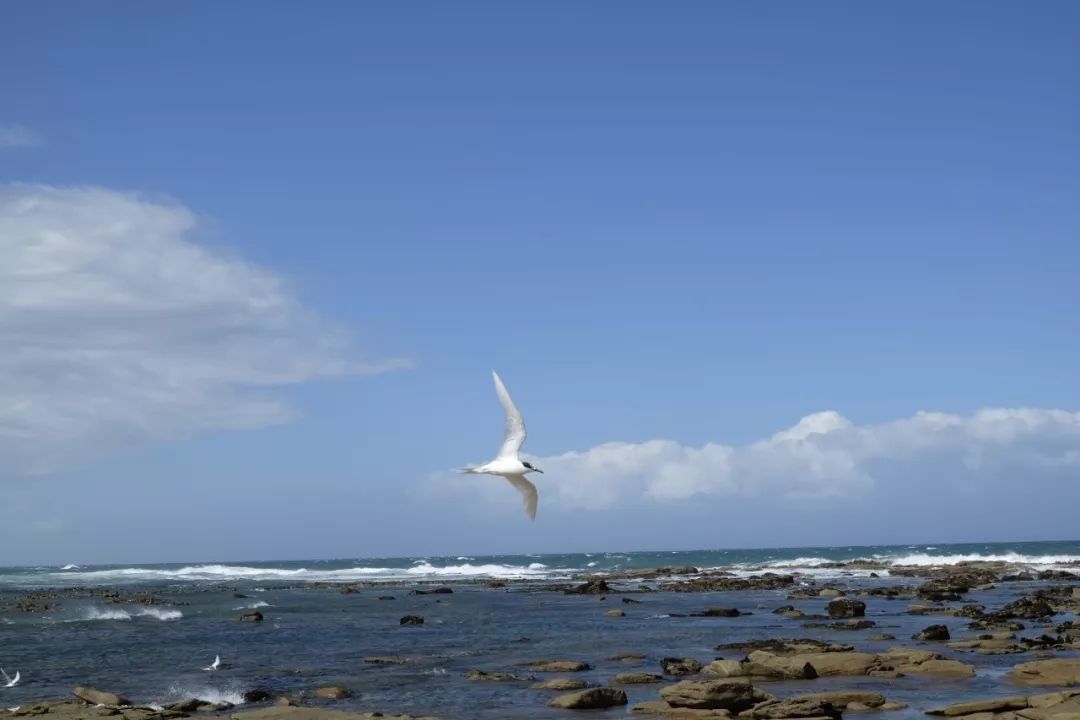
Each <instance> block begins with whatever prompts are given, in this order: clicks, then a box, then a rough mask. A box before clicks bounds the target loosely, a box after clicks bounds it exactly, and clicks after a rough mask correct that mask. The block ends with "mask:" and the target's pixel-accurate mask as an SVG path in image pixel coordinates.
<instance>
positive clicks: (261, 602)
mask: <svg viewBox="0 0 1080 720" xmlns="http://www.w3.org/2000/svg"><path fill="white" fill-rule="evenodd" d="M264 607H273V605H271V604H270V603H268V602H266V601H265V600H256V601H255V602H253V603H248V604H247V605H239V606H237V607H234V608H233V610H257V609H259V608H264Z"/></svg>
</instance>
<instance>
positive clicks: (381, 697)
mask: <svg viewBox="0 0 1080 720" xmlns="http://www.w3.org/2000/svg"><path fill="white" fill-rule="evenodd" d="M1057 545H1059V546H1062V547H1048V548H1043V547H1039V548H1030V547H1020V548H1017V546H1008V547H999V548H994V549H993V551H991V552H986V553H985V554H987V555H993V554H997V555H1005V554H1009V553H1014V554H1020V555H1025V556H1027V557H1028V558H1033V559H1034V558H1037V560H1033V561H1032V562H1033V563H1034V564H1036V565H1040V566H1042V565H1046V564H1054V563H1061V562H1069V560H1068V559H1064V560H1063V559H1061V558H1062V557H1067V556H1073V555H1074V554H1075V555H1078V556H1080V545H1078V544H1077V543H1071V544H1057ZM1066 545H1067V546H1068V547H1064V546H1066ZM979 547H983V546H979ZM833 550H835V553H834V552H831V551H829V549H814V551H813V552H808V551H807V550H806V549H797V550H792V551H789V552H790V553H792V554H791V558H797V557H815V558H826V557H830V555H834V554H835V555H842V552H841V551H840V550H838V549H833ZM863 550H864V549H862V548H858V549H852V550H849V551H847V552H848V555H846V556H842V557H837V558H836V559H847V558H851V557H859V556H864V555H862V551H863ZM892 551H893V552H901V551H907V554H908V555H915V554H925V553H926V552H927V551H926V550H925V549H924V548H916V549H911V548H902V549H897V548H894V549H893V550H892ZM784 552H785V551H775V550H774V551H731V553H732V554H731V556H732V557H738V558H744V557H746V555H739V554H738V553H757V554H758V555H756V558H757V559H756V560H745V559H740V560H738V563H737V564H739V565H744V564H749V563H752V562H757V563H761V564H767V563H776V562H777V561H778V560H780V561H783V560H784V558H782V557H778V556H780V555H783V553H784ZM795 552H798V553H800V554H794V553H795ZM929 552H931V553H933V552H937V553H939V554H940V555H939V557H947V556H963V555H968V554H970V551H969V550H968V549H967V548H956V547H948V546H940V548H938V549H936V550H932V551H929ZM1048 556H1052V557H1053V558H1054V560H1053V562H1052V563H1047V562H1045V561H1046V559H1047V557H1048ZM592 558H593V559H587V558H586V556H584V555H580V556H545V557H540V558H536V557H525V558H476V559H471V560H464V559H458V558H446V559H435V558H431V559H427V560H426V561H424V563H425V564H426V565H427V566H428V567H432V568H436V569H438V568H447V567H457V566H462V565H470V564H471V565H473V566H474V567H483V566H498V567H517V568H524V569H525V571H527V572H534V573H537V575H536V576H528V575H527V572H526V575H527V576H528V577H533V578H534V579H532V580H529V581H528V582H526V583H514V584H511V586H510V587H508V588H501V589H489V588H486V587H484V586H483V585H478V584H467V583H463V582H458V583H457V584H455V583H454V582H452V581H448V582H447V584H448V585H450V586H452V587H453V588H454V593H453V594H450V595H423V596H411V595H409V594H408V589H409V587H415V585H413V584H407V585H404V586H402V587H397V588H388V587H371V588H364V589H361V590H359V591H358V592H353V593H348V594H345V593H342V592H341V591H340V590H339V589H337V588H314V587H311V586H310V585H304V584H303V582H301V581H302V580H307V579H321V578H323V577H324V575H325V573H334V572H337V571H339V570H343V569H346V570H354V569H355V568H357V567H389V566H390V564H391V563H389V562H385V563H383V564H382V565H376V564H374V563H370V564H368V561H364V563H363V564H357V563H356V562H355V561H348V562H343V561H335V562H328V563H315V564H313V563H298V564H294V563H259V564H243V565H242V566H238V567H241V568H246V569H240V570H237V571H236V572H231V573H230V572H227V571H225V570H221V568H222V567H226V566H223V565H218V566H201V567H204V568H205V567H213V568H215V570H213V571H206V570H203V571H198V572H196V571H192V570H190V569H185V566H154V567H150V568H86V569H79V570H67V571H60V570H58V569H55V568H51V569H47V568H41V569H20V570H15V571H12V570H3V571H0V595H2V596H3V597H2V598H0V607H2V606H4V605H7V604H8V603H9V602H10V601H11V600H12V599H13V597H15V596H16V595H17V594H18V591H19V590H20V589H21V588H25V587H28V586H33V587H41V586H43V585H54V586H59V585H63V586H71V585H84V586H85V585H91V584H101V585H107V586H113V585H117V584H125V585H126V591H127V592H134V591H138V590H144V589H153V590H154V591H155V593H156V594H158V595H159V596H160V597H163V598H165V599H167V600H171V601H174V602H176V603H178V604H177V605H155V606H142V605H126V604H125V605H117V604H108V603H106V602H104V601H103V600H102V599H96V598H85V597H84V598H79V599H67V598H61V599H59V600H57V601H52V600H49V601H48V602H57V603H58V607H57V609H56V610H54V611H53V612H48V613H18V612H2V613H0V666H2V667H4V668H5V669H7V670H8V672H9V673H14V671H15V670H19V671H21V672H22V675H23V678H24V681H23V683H22V684H20V685H19V686H18V687H15V688H11V689H0V705H2V706H4V707H7V706H13V705H19V704H22V703H27V702H32V701H35V700H39V699H43V698H47V697H64V696H67V695H68V694H69V693H70V691H71V688H72V687H74V686H75V685H79V684H88V685H93V686H95V687H99V688H102V689H106V690H109V691H113V692H119V693H121V694H125V695H128V696H129V697H131V698H132V699H133V700H134V701H136V702H139V703H155V704H163V703H165V702H169V701H173V700H178V699H182V698H186V697H190V696H198V697H203V698H205V699H208V700H229V701H232V702H236V701H238V700H239V699H240V695H241V693H242V692H243V691H244V690H246V689H249V688H252V687H256V686H258V687H265V688H268V689H270V690H271V691H273V692H275V693H288V692H300V691H304V690H312V689H313V688H315V687H318V686H320V685H325V684H329V683H340V684H343V685H346V686H348V687H350V688H352V689H353V690H354V692H355V693H356V694H355V696H354V697H353V698H351V699H349V700H346V701H340V702H337V703H333V706H334V707H338V708H342V709H346V708H356V709H366V710H382V711H397V712H410V713H431V714H437V715H439V716H440V717H444V718H466V717H469V718H496V717H499V718H543V717H566V712H565V711H556V710H549V709H548V708H546V702H547V700H549V699H550V698H551V697H553V696H554V694H556V693H551V692H550V691H538V690H532V689H529V684H528V683H523V684H519V683H478V682H471V681H468V680H465V679H464V677H463V675H464V673H465V672H467V671H468V670H471V669H483V670H498V671H513V672H519V673H521V674H529V673H528V671H527V670H525V669H524V668H520V667H517V665H518V664H520V663H522V662H525V661H528V660H538V659H548V658H562V659H575V660H584V661H587V662H589V663H591V664H592V665H593V669H592V670H590V671H588V672H585V673H581V674H580V677H582V678H583V679H586V680H589V681H593V682H597V683H606V682H608V681H610V679H611V677H612V676H613V675H615V674H616V673H619V672H625V671H628V670H635V669H640V670H645V671H649V672H659V669H660V664H659V663H660V659H661V658H662V657H665V656H680V657H683V656H686V657H694V658H697V659H698V660H701V661H703V662H707V661H709V660H711V659H713V658H715V657H718V656H726V657H732V658H738V657H740V656H741V653H738V652H727V653H723V652H720V651H717V650H715V649H714V648H715V646H716V645H718V644H722V643H731V642H737V641H742V640H747V639H755V638H758V639H760V638H764V637H814V638H819V639H823V640H829V641H832V642H843V643H851V644H854V645H856V649H858V650H865V651H884V650H887V649H888V648H889V647H892V646H896V645H906V646H914V645H916V643H915V641H913V640H910V637H911V635H913V634H914V633H916V632H917V631H919V630H921V629H922V628H924V627H926V626H927V625H931V624H939V623H943V624H946V625H948V626H949V627H950V629H951V630H952V632H953V636H954V637H961V636H967V635H970V634H971V633H970V632H969V631H967V630H966V624H967V622H968V620H967V619H966V618H941V617H913V616H909V615H907V614H905V612H904V611H905V608H906V607H907V605H908V604H909V603H910V600H887V599H883V598H877V597H867V598H861V599H863V600H864V601H865V602H866V603H867V617H868V618H869V619H872V620H875V621H876V622H877V623H878V627H876V628H874V629H871V630H864V631H856V632H852V631H833V630H823V629H805V628H803V622H802V621H799V620H790V619H785V618H781V617H779V616H776V615H773V614H771V612H770V610H772V609H774V608H776V607H778V606H781V605H788V604H792V605H795V606H796V607H799V608H800V609H803V610H804V611H805V612H808V613H821V612H824V609H825V605H826V602H827V601H826V600H824V599H813V600H802V601H790V600H788V599H787V597H786V596H787V592H788V591H787V590H783V591H753V592H726V593H641V594H633V595H621V594H611V595H609V596H608V597H607V598H606V599H604V600H602V601H601V600H599V599H597V598H596V597H593V596H575V595H564V594H562V593H557V592H550V591H538V588H540V587H542V586H543V585H544V584H545V583H548V582H550V580H549V579H548V576H551V575H555V576H557V575H566V574H568V571H569V570H570V569H571V568H572V566H573V565H576V564H580V563H581V561H582V560H583V559H584V560H585V561H586V562H592V561H593V560H597V561H598V562H599V560H600V558H603V560H604V562H606V563H608V565H607V566H606V567H605V569H613V566H614V565H615V564H616V563H618V564H619V565H620V567H621V568H626V567H646V566H656V565H684V564H697V565H702V566H704V565H710V564H713V565H721V564H724V563H722V562H716V561H715V560H714V558H715V555H714V554H709V553H678V554H671V553H641V554H622V555H617V554H610V555H607V556H604V555H593V556H592ZM660 558H663V560H662V561H660V560H659V559H660ZM830 559H831V558H830ZM416 560H419V559H409V560H404V561H396V563H397V565H398V568H397V569H396V571H397V572H398V573H399V574H400V573H405V575H404V577H406V578H417V579H420V578H431V577H440V576H442V577H445V576H447V575H452V573H442V574H440V573H437V572H436V573H431V572H425V573H408V570H409V569H411V568H414V567H418V566H419V565H420V563H417V562H415V561H416ZM702 560H704V562H703V561H702ZM803 563H804V565H805V564H806V561H803ZM532 564H542V565H544V566H545V567H544V568H535V567H534V568H533V569H532V570H531V571H530V570H529V566H530V565H532ZM729 564H733V563H729ZM343 565H344V566H348V567H343ZM186 567H187V568H191V567H200V566H186ZM300 569H304V571H305V573H308V575H303V574H300V573H297V572H296V571H297V570H300ZM592 569H594V570H595V569H599V565H598V566H596V567H594V568H592ZM1074 569H1075V568H1074ZM129 570H130V571H132V572H126V571H129ZM251 570H255V571H257V573H258V574H257V575H252V574H251V572H250V571H251ZM279 572H281V573H284V572H292V573H293V574H292V575H291V576H285V575H279V574H277V573H279ZM507 572H509V571H503V570H491V568H490V567H489V568H488V572H479V573H473V574H474V575H480V576H483V575H494V574H505V573H507ZM827 572H828V573H831V575H832V580H830V584H836V585H839V586H841V587H847V588H857V587H865V586H869V585H875V584H885V585H895V584H917V583H918V582H919V580H916V579H911V578H899V577H897V578H889V577H881V578H877V579H875V578H869V577H867V576H866V575H867V573H865V572H863V573H856V574H845V573H844V571H838V570H831V571H827ZM167 573H169V574H170V575H164V574H167ZM825 573H826V571H824V570H820V569H819V572H818V574H819V575H820V574H825ZM57 574H60V575H61V577H63V578H64V579H70V581H69V582H66V583H57V582H54V581H52V580H53V578H55V577H56V575H57ZM207 575H215V577H214V578H207V577H206V576H207ZM118 578H122V581H121V582H118ZM336 578H337V579H340V574H339V575H338V576H336ZM46 580H49V581H50V582H46ZM806 580H807V581H808V582H810V581H813V580H814V577H813V576H809V575H808V576H806ZM818 581H819V582H821V580H820V578H818ZM298 582H299V583H300V584H299V585H294V583H298ZM1043 585H1045V583H1006V584H1002V585H1000V586H999V587H998V588H996V589H994V590H990V591H985V592H973V593H971V594H970V596H969V599H968V600H967V601H969V602H980V603H983V604H985V605H987V607H988V608H995V607H998V606H1000V605H1003V604H1005V603H1006V602H1009V601H1011V600H1013V599H1015V598H1016V597H1018V596H1020V595H1023V594H1025V593H1028V592H1030V591H1031V590H1032V589H1033V588H1034V587H1036V586H1043ZM237 592H239V593H241V594H243V595H246V596H248V597H246V598H236V597H234V593H237ZM385 595H393V596H394V598H395V599H393V600H380V599H379V597H380V596H385ZM623 597H631V598H633V599H635V600H639V601H640V604H624V603H623V602H622V598H623ZM718 605H723V606H733V607H736V608H739V609H740V610H743V611H745V612H752V613H754V614H752V615H749V616H744V617H738V618H694V617H670V615H672V614H680V613H682V614H689V613H692V612H695V611H700V610H703V609H705V608H707V607H710V606H718ZM759 605H764V606H765V607H764V608H759ZM253 606H259V609H260V611H261V612H263V613H264V615H265V618H266V619H265V621H264V622H262V623H241V622H238V621H237V620H236V616H237V615H238V614H239V613H240V612H243V611H244V610H245V609H248V608H251V607H253ZM614 608H618V609H621V610H624V611H625V612H626V615H627V616H626V617H623V618H610V617H607V616H605V614H604V613H605V612H606V611H607V610H610V609H614ZM406 614H418V615H422V616H423V617H424V618H425V620H426V622H425V624H424V625H423V626H420V627H408V626H400V625H399V618H401V617H402V616H403V615H406ZM1067 619H1070V618H1069V617H1068V616H1058V617H1056V618H1055V622H1062V621H1064V620H1067ZM1027 624H1028V628H1029V629H1028V630H1027V631H1025V632H1024V633H1021V635H1024V636H1034V635H1038V634H1040V633H1041V632H1042V630H1041V629H1038V628H1035V627H1034V626H1033V625H1032V624H1031V623H1027ZM883 632H884V633H890V634H892V635H895V636H896V637H897V640H896V641H890V642H871V641H868V640H867V639H866V638H867V636H868V635H872V634H876V633H883ZM522 638H528V639H529V640H528V641H527V642H523V641H520V640H521V639H522ZM925 647H927V648H929V649H935V650H938V651H942V652H944V653H945V654H946V655H947V656H950V657H956V658H957V659H961V660H964V661H966V662H969V663H973V664H975V665H976V666H977V667H978V668H979V674H978V676H977V677H976V678H974V679H968V680H960V681H942V680H937V679H933V678H929V677H918V676H910V677H905V678H900V679H896V680H878V679H869V678H826V679H818V680H813V681H804V682H784V683H772V684H767V685H764V687H765V689H767V690H769V691H770V692H773V693H774V694H777V695H793V694H798V693H800V692H807V691H819V690H826V689H854V688H859V687H865V688H873V689H875V690H878V691H880V692H884V693H885V694H886V695H887V696H888V697H889V699H890V700H899V701H903V702H908V703H910V704H911V705H912V708H911V709H910V710H908V711H904V712H903V713H894V714H891V715H890V717H897V718H899V717H915V716H921V714H922V712H923V711H924V710H926V709H929V708H931V707H934V706H937V705H940V704H943V703H946V702H955V701H957V700H960V699H971V698H984V697H989V696H994V695H1007V694H1013V693H1015V692H1016V691H1017V688H1015V687H1010V686H1008V685H1007V684H1006V683H1005V682H1004V681H1003V680H1002V678H1001V675H1002V674H1003V673H1004V671H1005V670H1007V669H1008V668H1009V667H1011V666H1012V665H1013V664H1015V663H1018V662H1025V661H1028V660H1031V659H1034V657H1033V656H1032V654H1031V653H1027V654H1022V655H1005V656H981V655H974V654H967V653H956V652H952V651H949V650H948V649H946V648H942V647H940V646H934V645H931V644H927V645H925ZM620 652H641V653H645V654H646V655H647V658H646V660H644V661H643V662H642V663H640V664H637V665H635V664H628V663H624V662H620V661H614V660H608V659H606V658H608V657H610V656H611V655H613V654H616V653H620ZM215 654H220V655H221V658H222V662H223V664H224V667H223V669H221V670H219V671H217V672H214V673H210V672H205V671H203V670H201V669H200V668H202V667H204V666H206V665H208V664H209V663H210V662H211V661H212V660H213V658H214V655H215ZM376 655H408V656H416V657H415V661H414V662H411V663H409V664H408V665H404V666H396V665H393V666H379V665H370V664H367V663H365V662H364V658H365V657H366V656H376ZM1062 655H1063V654H1062V653H1058V654H1057V655H1056V656H1062ZM533 674H534V675H536V676H537V677H538V679H542V678H544V677H550V676H549V675H545V674H539V673H533ZM625 690H626V691H627V694H628V695H629V697H630V706H632V705H633V704H634V703H636V702H640V701H643V700H649V699H655V698H656V697H657V696H658V694H659V686H657V685H644V686H629V687H626V688H625ZM630 706H628V707H626V708H616V709H613V710H610V711H605V712H601V713H595V714H597V715H599V716H602V717H612V716H619V717H622V716H625V715H627V714H629V707H630Z"/></svg>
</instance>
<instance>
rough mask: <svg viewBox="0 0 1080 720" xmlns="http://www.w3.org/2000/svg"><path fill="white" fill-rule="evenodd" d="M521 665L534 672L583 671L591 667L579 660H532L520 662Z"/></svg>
mask: <svg viewBox="0 0 1080 720" xmlns="http://www.w3.org/2000/svg"><path fill="white" fill-rule="evenodd" d="M522 666H523V667H527V668H529V669H530V670H535V671H536V672H584V671H586V670H590V669H592V666H591V665H589V663H587V662H581V661H580V660H534V661H533V662H527V663H522Z"/></svg>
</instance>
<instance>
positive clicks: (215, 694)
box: [153, 683, 244, 706]
mask: <svg viewBox="0 0 1080 720" xmlns="http://www.w3.org/2000/svg"><path fill="white" fill-rule="evenodd" d="M188 698H198V699H199V700H202V701H203V702H208V703H223V702H227V703H232V704H233V705H243V704H244V692H243V690H242V689H240V688H239V687H229V688H219V687H207V686H199V685H186V684H182V683H173V684H172V685H170V686H169V689H168V690H167V691H165V695H164V696H162V697H158V698H155V699H154V703H153V704H154V705H159V706H164V705H168V704H169V703H174V702H179V701H180V700H187V699H188Z"/></svg>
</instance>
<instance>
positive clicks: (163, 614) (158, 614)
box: [139, 607, 184, 620]
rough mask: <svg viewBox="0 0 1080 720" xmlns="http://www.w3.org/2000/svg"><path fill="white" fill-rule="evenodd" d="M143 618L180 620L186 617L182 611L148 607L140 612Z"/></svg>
mask: <svg viewBox="0 0 1080 720" xmlns="http://www.w3.org/2000/svg"><path fill="white" fill-rule="evenodd" d="M139 615H140V616H141V617H152V618H157V619H158V620H179V619H180V618H182V617H184V613H183V612H181V611H180V610H164V609H162V608H154V607H148V608H143V609H142V610H140V611H139Z"/></svg>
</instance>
